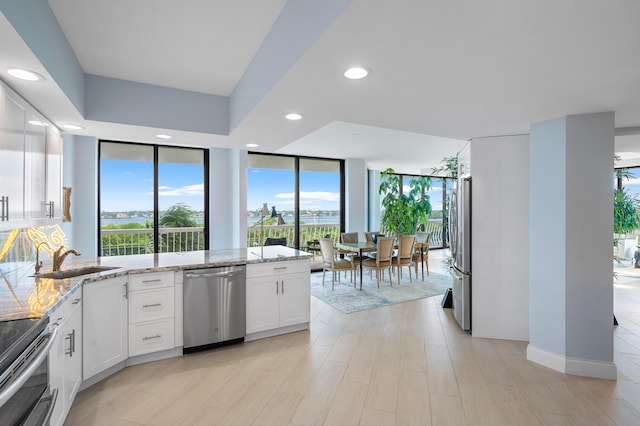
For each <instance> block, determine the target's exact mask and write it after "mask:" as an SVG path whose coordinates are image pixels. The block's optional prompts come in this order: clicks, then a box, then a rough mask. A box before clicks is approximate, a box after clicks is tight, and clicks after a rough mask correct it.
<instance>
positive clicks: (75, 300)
mask: <svg viewBox="0 0 640 426" xmlns="http://www.w3.org/2000/svg"><path fill="white" fill-rule="evenodd" d="M81 300H82V299H80V298H78V299H73V302H71V304H72V305H77V304H78V303H80V301H81Z"/></svg>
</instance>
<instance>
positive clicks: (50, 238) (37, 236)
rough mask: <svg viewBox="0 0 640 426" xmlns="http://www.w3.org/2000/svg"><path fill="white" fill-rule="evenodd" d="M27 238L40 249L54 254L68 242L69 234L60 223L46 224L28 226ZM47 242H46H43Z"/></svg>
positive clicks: (50, 254)
mask: <svg viewBox="0 0 640 426" xmlns="http://www.w3.org/2000/svg"><path fill="white" fill-rule="evenodd" d="M27 238H29V240H31V241H32V242H33V243H34V244H35V245H36V246H39V248H40V249H42V250H43V251H45V252H47V253H49V256H50V257H51V256H53V253H54V252H55V251H56V250H58V249H59V248H60V247H62V246H64V245H65V244H66V240H67V236H66V235H65V233H64V231H63V230H62V229H61V228H60V225H46V226H36V227H33V228H27ZM41 243H45V244H41Z"/></svg>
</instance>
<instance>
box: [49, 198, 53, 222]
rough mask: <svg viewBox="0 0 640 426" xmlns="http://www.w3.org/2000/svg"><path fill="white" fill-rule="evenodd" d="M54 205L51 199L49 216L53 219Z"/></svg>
mask: <svg viewBox="0 0 640 426" xmlns="http://www.w3.org/2000/svg"><path fill="white" fill-rule="evenodd" d="M53 206H54V204H53V201H49V217H50V218H51V219H53V216H54V215H53Z"/></svg>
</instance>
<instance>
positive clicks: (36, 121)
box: [29, 120, 48, 127]
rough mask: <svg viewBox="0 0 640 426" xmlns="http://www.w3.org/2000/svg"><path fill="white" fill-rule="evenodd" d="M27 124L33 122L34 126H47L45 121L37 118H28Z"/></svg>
mask: <svg viewBox="0 0 640 426" xmlns="http://www.w3.org/2000/svg"><path fill="white" fill-rule="evenodd" d="M29 124H33V125H34V126H42V127H47V126H48V124H47V123H43V122H42V121H38V120H29Z"/></svg>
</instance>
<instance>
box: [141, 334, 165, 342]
mask: <svg viewBox="0 0 640 426" xmlns="http://www.w3.org/2000/svg"><path fill="white" fill-rule="evenodd" d="M161 337H162V336H161V335H159V334H156V335H155V336H149V337H143V338H142V340H143V341H145V340H152V339H159V338H161Z"/></svg>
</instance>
